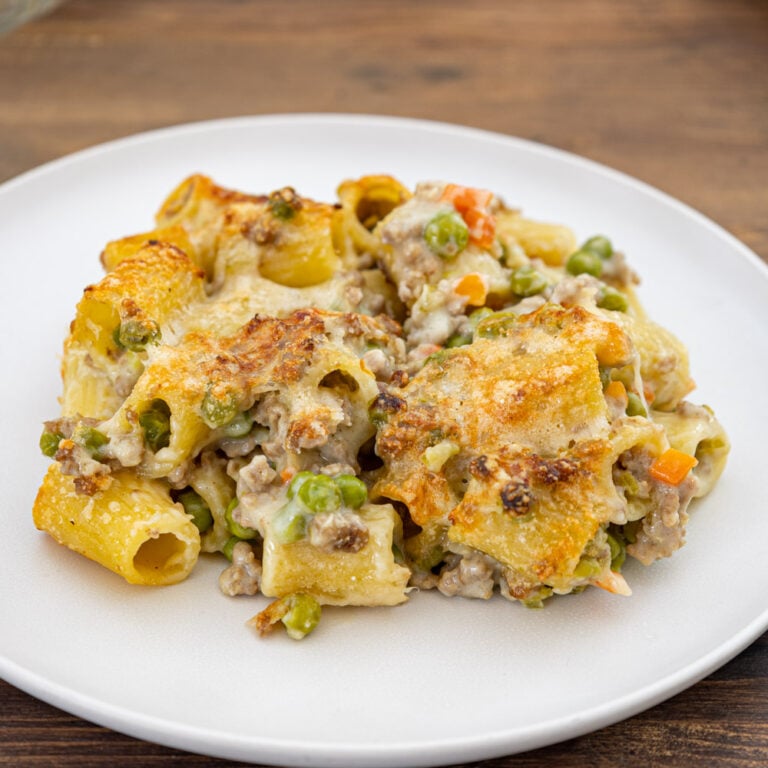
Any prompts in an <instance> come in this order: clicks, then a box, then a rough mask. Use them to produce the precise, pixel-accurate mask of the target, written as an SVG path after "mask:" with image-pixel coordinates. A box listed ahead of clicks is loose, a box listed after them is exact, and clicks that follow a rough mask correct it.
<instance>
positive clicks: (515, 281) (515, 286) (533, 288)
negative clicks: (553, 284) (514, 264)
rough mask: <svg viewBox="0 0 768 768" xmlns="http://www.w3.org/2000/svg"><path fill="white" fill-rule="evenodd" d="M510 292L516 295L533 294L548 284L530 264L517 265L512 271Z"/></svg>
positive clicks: (539, 291)
mask: <svg viewBox="0 0 768 768" xmlns="http://www.w3.org/2000/svg"><path fill="white" fill-rule="evenodd" d="M511 284H512V292H513V293H514V294H516V295H517V296H522V297H526V296H535V295H536V294H537V293H541V292H542V291H543V290H544V289H545V288H546V287H547V286H548V285H549V283H548V282H547V278H546V277H544V275H542V274H541V272H539V271H537V270H535V269H534V268H533V267H532V266H530V264H526V265H525V266H522V267H518V268H517V269H516V270H515V271H514V272H513V273H512V283H511Z"/></svg>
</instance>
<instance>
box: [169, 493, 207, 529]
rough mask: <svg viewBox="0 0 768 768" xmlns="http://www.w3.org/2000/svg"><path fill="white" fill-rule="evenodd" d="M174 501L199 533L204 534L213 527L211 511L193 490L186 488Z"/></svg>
mask: <svg viewBox="0 0 768 768" xmlns="http://www.w3.org/2000/svg"><path fill="white" fill-rule="evenodd" d="M176 500H177V501H178V502H180V503H181V505H182V506H183V507H184V511H185V512H186V513H187V514H188V515H189V516H190V517H191V518H192V522H193V523H194V524H195V527H196V528H197V530H198V531H200V533H205V532H206V531H207V530H208V529H209V528H211V526H213V515H212V514H211V509H210V507H209V506H208V505H207V504H206V503H205V500H204V499H203V497H202V496H200V494H199V493H197V492H196V491H195V490H193V489H192V488H186V489H185V490H183V491H182V492H181V493H180V494H179V496H178V498H177V499H176Z"/></svg>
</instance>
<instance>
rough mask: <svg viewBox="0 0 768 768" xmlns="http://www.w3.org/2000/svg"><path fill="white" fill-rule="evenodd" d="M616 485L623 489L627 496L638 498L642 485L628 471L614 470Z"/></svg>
mask: <svg viewBox="0 0 768 768" xmlns="http://www.w3.org/2000/svg"><path fill="white" fill-rule="evenodd" d="M613 481H614V483H615V484H616V486H617V487H619V488H622V489H623V490H624V493H625V494H626V495H627V496H637V494H638V493H639V492H640V484H639V483H638V482H637V478H636V477H635V476H634V475H633V474H632V473H631V472H630V471H629V470H627V469H623V470H614V478H613Z"/></svg>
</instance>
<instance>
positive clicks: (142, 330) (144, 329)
mask: <svg viewBox="0 0 768 768" xmlns="http://www.w3.org/2000/svg"><path fill="white" fill-rule="evenodd" d="M160 337H161V333H160V328H159V326H158V325H157V323H155V322H154V321H152V320H150V321H147V322H142V321H141V320H126V321H125V322H124V323H120V325H118V326H117V328H115V330H114V332H113V334H112V338H113V340H114V342H115V344H116V345H117V346H118V347H121V348H122V349H129V350H131V351H132V352H140V351H141V350H142V349H145V348H146V347H147V345H148V344H157V343H158V342H159V341H160Z"/></svg>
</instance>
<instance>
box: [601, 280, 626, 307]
mask: <svg viewBox="0 0 768 768" xmlns="http://www.w3.org/2000/svg"><path fill="white" fill-rule="evenodd" d="M597 306H598V307H600V308H601V309H610V310H613V311H614V312H626V311H627V309H628V307H629V302H628V301H627V297H626V296H625V295H624V294H623V293H622V292H621V291H617V290H616V289H615V288H612V287H611V286H610V285H604V286H603V287H602V288H601V289H600V292H599V293H598V294H597Z"/></svg>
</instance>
